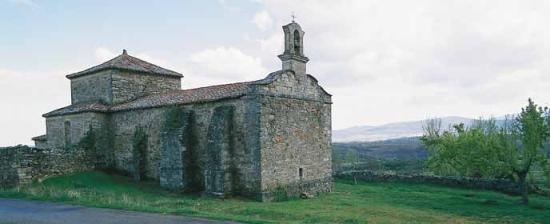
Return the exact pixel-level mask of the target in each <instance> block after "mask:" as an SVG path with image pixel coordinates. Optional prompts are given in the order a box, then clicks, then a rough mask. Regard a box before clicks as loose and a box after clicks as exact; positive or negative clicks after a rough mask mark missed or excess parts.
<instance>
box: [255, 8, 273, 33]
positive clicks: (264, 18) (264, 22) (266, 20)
mask: <svg viewBox="0 0 550 224" xmlns="http://www.w3.org/2000/svg"><path fill="white" fill-rule="evenodd" d="M252 23H254V24H256V26H257V27H258V29H260V30H262V31H264V30H267V29H268V28H270V27H271V25H272V24H273V19H271V16H270V15H269V13H268V12H267V11H265V10H264V11H260V12H257V13H256V14H254V17H253V18H252Z"/></svg>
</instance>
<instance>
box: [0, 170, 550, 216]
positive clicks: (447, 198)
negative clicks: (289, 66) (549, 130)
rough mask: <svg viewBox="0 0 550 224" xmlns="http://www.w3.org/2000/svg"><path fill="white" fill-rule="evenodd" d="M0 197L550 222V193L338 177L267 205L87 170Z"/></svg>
mask: <svg viewBox="0 0 550 224" xmlns="http://www.w3.org/2000/svg"><path fill="white" fill-rule="evenodd" d="M0 197H9V198H25V199H35V200H47V201H57V202H65V203H71V204H80V205H87V206H94V207H105V208H118V209H129V210H135V211H147V212H159V213H167V214H180V215H188V216H198V217H205V218H213V219H224V220H235V221H241V222H248V223H545V222H546V223H550V198H544V197H541V196H535V195H532V196H531V203H530V204H529V205H527V206H524V205H519V204H518V200H519V199H518V198H517V197H512V196H508V195H504V194H501V193H497V192H492V191H478V190H468V189H461V188H449V187H443V186H436V185H429V184H409V183H362V182H360V183H359V184H358V185H352V184H351V182H348V181H345V180H338V181H336V188H335V191H334V192H333V193H329V194H324V195H321V196H320V197H317V198H315V199H308V200H291V201H285V202H272V203H261V202H255V201H250V200H246V199H226V200H221V199H214V198H204V197H199V196H196V195H182V194H176V193H171V192H169V191H165V190H161V189H160V188H159V187H158V185H156V184H155V183H152V182H146V183H133V182H131V181H129V180H128V178H126V177H123V176H116V175H107V174H104V173H101V172H86V173H78V174H74V175H70V176H64V177H53V178H49V179H47V180H45V181H43V182H42V183H34V184H32V185H29V186H24V187H20V188H15V189H7V190H0Z"/></svg>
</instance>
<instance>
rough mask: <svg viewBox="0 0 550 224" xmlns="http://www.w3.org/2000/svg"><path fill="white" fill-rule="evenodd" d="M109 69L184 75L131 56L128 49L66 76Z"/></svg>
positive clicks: (78, 75)
mask: <svg viewBox="0 0 550 224" xmlns="http://www.w3.org/2000/svg"><path fill="white" fill-rule="evenodd" d="M108 69H120V70H128V71H134V72H140V73H147V74H155V75H166V76H174V77H179V78H181V77H183V75H182V74H180V73H178V72H175V71H172V70H170V69H166V68H163V67H160V66H158V65H155V64H153V63H150V62H147V61H145V60H142V59H139V58H137V57H134V56H131V55H129V54H128V53H127V52H126V51H123V53H122V54H120V55H118V56H116V57H114V58H112V59H110V60H108V61H106V62H103V63H101V64H99V65H96V66H93V67H90V68H88V69H85V70H82V71H80V72H75V73H72V74H69V75H67V76H66V77H67V78H68V79H72V78H76V77H80V76H84V75H87V74H91V73H96V72H100V71H103V70H108Z"/></svg>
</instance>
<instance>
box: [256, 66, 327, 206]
mask: <svg viewBox="0 0 550 224" xmlns="http://www.w3.org/2000/svg"><path fill="white" fill-rule="evenodd" d="M304 78H306V79H300V78H299V77H295V76H294V74H293V73H291V72H288V73H286V74H283V75H282V77H279V78H278V79H277V80H276V81H275V82H273V84H270V85H268V86H266V87H264V90H263V93H264V95H262V96H260V97H259V100H260V102H261V105H262V107H261V118H260V119H261V120H260V126H261V130H260V133H261V138H260V141H261V147H262V151H261V167H262V168H261V170H262V173H261V177H262V182H261V188H262V192H263V196H262V197H263V199H264V200H270V194H271V192H272V191H273V190H274V189H276V188H279V187H284V188H286V191H287V193H288V194H289V196H297V194H301V193H306V194H316V193H319V192H327V191H330V190H331V188H332V168H331V117H330V116H331V115H330V114H331V104H330V96H329V95H328V94H326V93H324V91H323V90H321V89H320V87H319V86H318V85H316V81H315V80H313V79H311V78H310V77H305V76H304Z"/></svg>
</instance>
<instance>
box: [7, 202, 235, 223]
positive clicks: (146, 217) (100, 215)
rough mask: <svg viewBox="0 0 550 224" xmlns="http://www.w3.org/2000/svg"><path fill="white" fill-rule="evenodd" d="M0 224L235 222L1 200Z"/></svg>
mask: <svg viewBox="0 0 550 224" xmlns="http://www.w3.org/2000/svg"><path fill="white" fill-rule="evenodd" d="M0 223H25V224H26V223H29V224H34V223H37V224H50V223H52V224H53V223H56V224H58V223H59V224H64V223H71V224H72V223H81V224H88V223H90V224H99V223H135V224H145V223H155V224H156V223H165V224H172V223H193V224H214V223H232V222H223V221H213V220H207V219H200V218H189V217H184V216H174V215H161V214H154V213H143V212H131V211H124V210H116V209H103V208H88V207H83V206H76V205H65V204H60V203H51V202H40V201H27V200H17V199H3V198H0Z"/></svg>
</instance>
